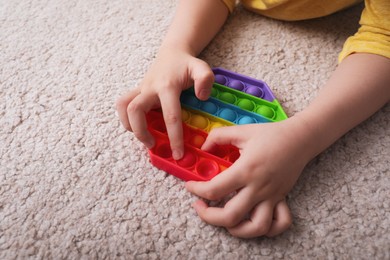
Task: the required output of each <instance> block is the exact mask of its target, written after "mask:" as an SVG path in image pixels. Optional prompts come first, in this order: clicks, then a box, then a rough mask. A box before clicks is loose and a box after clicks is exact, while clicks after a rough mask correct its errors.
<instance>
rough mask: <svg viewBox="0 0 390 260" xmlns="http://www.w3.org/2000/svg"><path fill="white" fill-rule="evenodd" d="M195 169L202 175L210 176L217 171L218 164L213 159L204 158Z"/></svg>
mask: <svg viewBox="0 0 390 260" xmlns="http://www.w3.org/2000/svg"><path fill="white" fill-rule="evenodd" d="M196 171H197V173H198V174H200V175H202V176H205V177H211V176H213V175H216V174H217V173H219V166H218V164H217V163H216V162H214V161H211V160H206V159H204V160H201V161H200V162H199V163H198V165H197V166H196Z"/></svg>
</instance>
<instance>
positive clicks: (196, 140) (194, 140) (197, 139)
mask: <svg viewBox="0 0 390 260" xmlns="http://www.w3.org/2000/svg"><path fill="white" fill-rule="evenodd" d="M204 141H206V138H204V137H203V136H201V135H194V136H192V137H191V139H190V144H191V145H192V146H194V147H196V148H201V147H202V145H203V143H204Z"/></svg>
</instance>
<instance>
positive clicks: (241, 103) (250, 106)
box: [237, 98, 255, 111]
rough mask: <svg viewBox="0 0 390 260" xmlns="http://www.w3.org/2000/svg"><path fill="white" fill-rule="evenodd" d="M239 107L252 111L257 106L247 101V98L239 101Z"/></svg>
mask: <svg viewBox="0 0 390 260" xmlns="http://www.w3.org/2000/svg"><path fill="white" fill-rule="evenodd" d="M237 105H238V106H239V107H240V108H242V109H245V110H248V111H252V110H253V109H254V108H255V104H254V103H253V102H252V101H250V100H249V99H245V98H243V99H241V100H240V101H238V104H237Z"/></svg>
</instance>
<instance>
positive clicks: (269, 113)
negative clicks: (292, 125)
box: [146, 68, 287, 181]
mask: <svg viewBox="0 0 390 260" xmlns="http://www.w3.org/2000/svg"><path fill="white" fill-rule="evenodd" d="M213 72H214V75H215V83H214V84H213V87H212V90H211V96H210V98H209V99H208V100H206V101H201V100H199V99H197V98H196V96H195V92H194V89H193V88H190V89H187V90H185V91H183V92H182V95H181V97H180V101H181V104H182V121H183V134H184V156H183V158H182V159H180V160H178V161H175V160H174V159H173V158H172V151H171V148H170V144H169V138H168V134H167V131H166V128H165V123H164V119H163V116H162V112H161V110H153V111H150V112H149V113H148V114H147V115H146V118H147V123H148V129H149V131H150V132H151V134H152V135H153V136H154V138H155V140H156V145H155V146H154V147H153V148H152V149H150V150H149V155H150V158H151V162H152V164H153V165H155V166H156V167H157V168H159V169H162V170H164V171H166V172H168V173H169V174H172V175H174V176H176V177H178V178H180V179H182V180H184V181H188V180H196V181H206V180H210V179H212V178H213V177H214V176H215V175H217V174H219V173H220V172H222V171H223V170H225V169H227V168H228V167H229V166H230V165H232V163H234V161H235V160H236V159H237V158H238V157H239V156H240V153H239V150H238V149H237V148H236V147H234V146H231V145H229V146H218V147H216V148H215V149H213V151H207V152H206V151H203V150H201V149H200V148H201V147H202V145H203V143H204V141H205V140H206V138H207V135H208V133H209V132H210V131H211V130H212V129H213V128H216V127H223V126H229V125H241V124H252V123H269V122H277V121H281V120H284V119H286V118H287V115H286V113H285V112H284V111H283V108H282V107H281V105H280V104H279V102H278V101H277V100H276V98H275V97H274V95H273V93H272V91H271V89H270V88H269V87H268V85H267V84H266V83H265V82H263V81H261V80H256V79H253V78H250V77H246V76H243V75H240V74H237V73H234V72H231V71H228V70H225V69H222V68H214V69H213Z"/></svg>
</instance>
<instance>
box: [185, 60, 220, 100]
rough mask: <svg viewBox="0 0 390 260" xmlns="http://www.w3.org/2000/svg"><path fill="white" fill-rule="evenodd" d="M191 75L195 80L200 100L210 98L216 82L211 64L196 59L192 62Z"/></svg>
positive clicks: (196, 92) (196, 91)
mask: <svg viewBox="0 0 390 260" xmlns="http://www.w3.org/2000/svg"><path fill="white" fill-rule="evenodd" d="M190 76H191V78H192V79H193V81H194V88H195V95H196V96H197V97H198V98H199V99H200V100H206V99H208V98H209V96H210V93H211V88H212V86H213V82H214V73H213V72H212V70H211V69H210V66H209V65H208V64H207V63H206V62H204V61H202V60H199V59H196V60H194V61H193V62H192V64H190Z"/></svg>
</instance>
